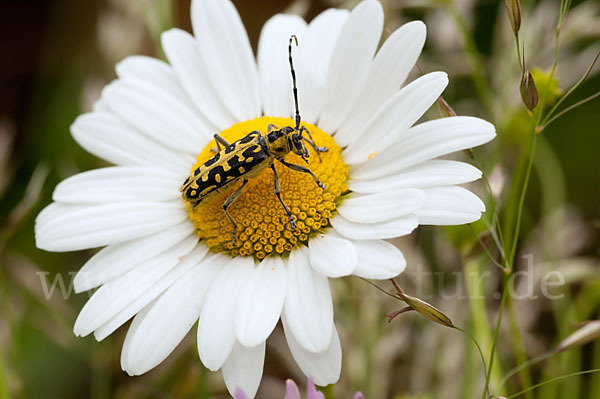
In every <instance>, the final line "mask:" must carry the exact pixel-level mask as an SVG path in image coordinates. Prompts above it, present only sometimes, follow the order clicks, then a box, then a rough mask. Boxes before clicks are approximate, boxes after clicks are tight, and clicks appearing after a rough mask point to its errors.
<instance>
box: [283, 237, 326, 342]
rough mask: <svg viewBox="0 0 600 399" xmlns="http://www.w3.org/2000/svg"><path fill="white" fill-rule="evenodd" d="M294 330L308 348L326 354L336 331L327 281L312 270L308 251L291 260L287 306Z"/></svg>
mask: <svg viewBox="0 0 600 399" xmlns="http://www.w3.org/2000/svg"><path fill="white" fill-rule="evenodd" d="M283 314H284V315H285V317H286V318H287V321H288V324H289V326H290V330H291V331H292V332H293V334H294V336H295V337H296V339H297V340H298V342H299V343H300V345H302V346H303V347H304V348H306V349H308V350H311V351H314V352H318V351H323V350H325V349H326V348H327V347H328V345H329V342H330V341H331V334H332V331H333V301H332V299H331V291H330V289H329V281H328V280H327V277H325V276H323V275H322V274H319V273H317V272H316V271H314V270H313V269H312V268H311V267H310V261H309V254H308V248H306V247H300V248H296V249H294V250H293V251H292V252H291V253H290V257H289V258H288V289H287V294H286V298H285V304H284V306H283Z"/></svg>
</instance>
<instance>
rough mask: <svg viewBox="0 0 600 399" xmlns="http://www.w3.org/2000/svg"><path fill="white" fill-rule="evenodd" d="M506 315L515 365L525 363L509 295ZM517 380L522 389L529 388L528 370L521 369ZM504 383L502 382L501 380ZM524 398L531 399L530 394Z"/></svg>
mask: <svg viewBox="0 0 600 399" xmlns="http://www.w3.org/2000/svg"><path fill="white" fill-rule="evenodd" d="M507 304H508V315H509V322H510V323H509V324H510V332H511V336H512V341H513V346H514V349H515V357H516V360H517V363H525V362H526V361H527V354H526V353H525V348H524V346H523V338H522V336H521V331H520V330H519V322H518V319H517V313H516V310H515V307H514V306H513V305H514V302H513V300H512V297H511V296H510V295H509V296H508V300H507ZM505 378H506V377H505ZM519 378H520V380H521V386H522V387H529V386H531V372H530V370H529V369H528V368H523V369H521V370H519ZM503 381H504V380H503ZM525 396H526V397H527V398H529V399H532V396H531V393H530V392H527V393H526V394H525Z"/></svg>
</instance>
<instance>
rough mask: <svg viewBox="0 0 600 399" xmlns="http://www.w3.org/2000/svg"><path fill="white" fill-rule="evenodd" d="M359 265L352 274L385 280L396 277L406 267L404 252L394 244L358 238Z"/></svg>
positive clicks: (356, 242)
mask: <svg viewBox="0 0 600 399" xmlns="http://www.w3.org/2000/svg"><path fill="white" fill-rule="evenodd" d="M353 243H354V246H355V247H356V251H357V252H358V266H357V267H356V269H354V272H353V273H352V274H354V275H356V276H359V277H364V278H372V279H376V280H384V279H388V278H393V277H396V276H397V275H398V274H400V273H402V272H403V271H404V269H405V268H406V260H405V259H404V255H402V252H400V250H399V249H398V248H397V247H396V246H395V245H393V244H391V243H389V242H387V241H383V240H356V241H354V242H353Z"/></svg>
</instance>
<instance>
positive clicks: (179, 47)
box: [161, 29, 236, 133]
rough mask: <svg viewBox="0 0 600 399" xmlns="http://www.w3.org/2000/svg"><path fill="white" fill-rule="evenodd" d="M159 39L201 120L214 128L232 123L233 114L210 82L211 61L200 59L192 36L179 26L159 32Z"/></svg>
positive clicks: (196, 43) (199, 52)
mask: <svg viewBox="0 0 600 399" xmlns="http://www.w3.org/2000/svg"><path fill="white" fill-rule="evenodd" d="M161 40H162V46H163V49H164V51H165V54H166V55H167V58H169V62H170V63H171V65H172V66H173V69H174V70H175V72H176V73H177V76H178V78H179V81H180V82H181V86H182V87H183V89H184V90H185V92H186V93H187V95H188V96H189V98H190V99H191V100H192V102H193V103H194V104H195V106H196V108H197V109H198V110H199V112H200V114H201V115H202V116H203V119H204V120H208V121H210V122H211V124H212V125H213V126H215V127H216V128H217V129H218V130H223V129H225V128H227V127H229V126H231V125H233V124H234V123H235V122H236V119H235V117H234V116H233V115H232V114H231V112H230V111H229V109H228V108H227V106H226V104H223V103H222V101H221V97H220V96H219V94H218V92H217V91H216V90H215V89H214V87H213V84H212V82H211V80H212V78H213V77H214V76H213V75H214V73H215V64H211V62H210V61H211V60H210V59H204V58H203V55H205V54H204V53H203V52H202V51H201V50H202V49H201V48H200V45H199V44H198V42H197V41H196V40H195V39H194V37H193V36H192V35H190V34H189V33H187V32H185V31H182V30H181V29H170V30H168V31H166V32H163V34H162V36H161ZM234 59H235V58H234ZM219 82H220V81H219ZM214 133H218V132H214Z"/></svg>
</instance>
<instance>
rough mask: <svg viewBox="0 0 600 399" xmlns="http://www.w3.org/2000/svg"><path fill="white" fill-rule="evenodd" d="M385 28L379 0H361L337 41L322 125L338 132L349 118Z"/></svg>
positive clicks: (326, 92) (321, 120)
mask: <svg viewBox="0 0 600 399" xmlns="http://www.w3.org/2000/svg"><path fill="white" fill-rule="evenodd" d="M382 29H383V9H382V7H381V4H379V2H377V1H375V0H365V1H363V2H361V3H359V4H358V5H357V6H356V7H354V9H353V10H352V12H351V13H350V15H349V17H348V19H347V20H346V22H345V23H344V26H343V27H342V29H341V31H340V33H339V35H338V39H337V41H336V44H335V47H334V49H333V53H332V55H331V63H330V64H329V71H328V74H327V84H326V86H325V88H324V90H323V110H322V112H321V116H320V118H319V127H320V128H321V129H323V130H325V131H327V132H330V133H333V132H335V131H336V130H337V129H338V127H339V126H340V125H341V123H342V122H343V121H344V120H345V119H346V117H347V116H348V114H349V113H350V111H352V108H353V107H354V104H355V103H356V100H357V99H358V96H359V95H360V92H361V90H362V87H363V85H364V83H365V80H366V78H367V74H368V73H369V67H370V65H371V61H372V59H373V55H374V54H375V50H376V49H377V45H378V44H379V39H380V37H381V31H382Z"/></svg>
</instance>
